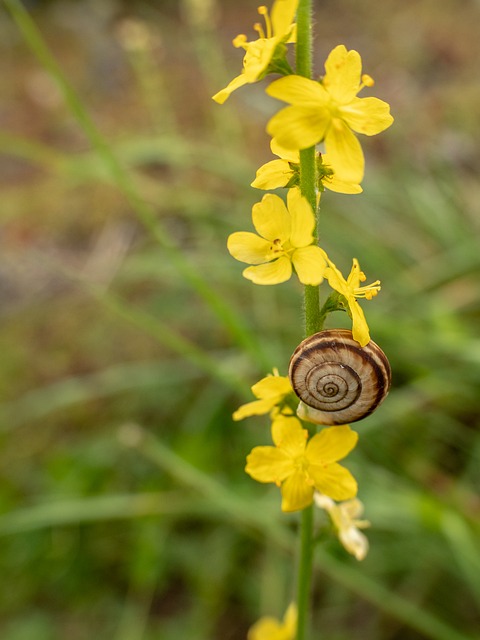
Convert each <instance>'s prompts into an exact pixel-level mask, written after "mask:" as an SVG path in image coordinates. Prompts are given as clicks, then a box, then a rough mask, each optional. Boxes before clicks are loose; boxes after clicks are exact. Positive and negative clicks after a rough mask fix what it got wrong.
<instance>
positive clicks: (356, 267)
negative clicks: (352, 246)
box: [347, 258, 362, 293]
mask: <svg viewBox="0 0 480 640" xmlns="http://www.w3.org/2000/svg"><path fill="white" fill-rule="evenodd" d="M361 276H362V272H361V270H360V263H359V262H358V260H357V258H353V260H352V268H351V270H350V273H349V275H348V278H347V287H348V289H349V290H350V291H351V292H352V293H353V292H354V291H355V289H358V288H359V287H360V277H361Z"/></svg>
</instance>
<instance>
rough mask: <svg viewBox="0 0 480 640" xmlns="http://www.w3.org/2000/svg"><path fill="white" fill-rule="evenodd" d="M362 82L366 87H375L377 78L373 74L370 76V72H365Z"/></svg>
mask: <svg viewBox="0 0 480 640" xmlns="http://www.w3.org/2000/svg"><path fill="white" fill-rule="evenodd" d="M362 84H363V86H364V87H373V85H374V84H375V80H374V79H373V78H372V76H369V75H368V73H364V74H363V75H362Z"/></svg>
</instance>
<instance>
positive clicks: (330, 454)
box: [305, 425, 358, 498]
mask: <svg viewBox="0 0 480 640" xmlns="http://www.w3.org/2000/svg"><path fill="white" fill-rule="evenodd" d="M357 441H358V433H357V432H356V431H352V429H350V427H349V426H348V425H344V426H340V427H327V428H326V429H322V430H321V431H320V433H317V434H316V435H315V436H313V438H312V439H311V440H310V441H309V442H308V444H307V451H306V453H305V455H306V456H307V458H308V461H309V462H310V464H311V465H313V464H319V465H322V464H330V463H332V462H336V461H337V460H341V459H342V458H344V457H345V456H346V455H347V454H348V453H350V451H351V450H352V449H353V448H354V447H355V445H356V444H357ZM319 491H320V492H321V493H325V494H326V495H330V494H329V493H327V492H326V491H321V489H319ZM330 497H331V498H333V496H330ZM350 497H352V496H350Z"/></svg>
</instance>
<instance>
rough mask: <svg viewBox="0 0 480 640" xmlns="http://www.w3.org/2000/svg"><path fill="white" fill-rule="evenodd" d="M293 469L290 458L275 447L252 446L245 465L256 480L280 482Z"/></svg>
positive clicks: (246, 469)
mask: <svg viewBox="0 0 480 640" xmlns="http://www.w3.org/2000/svg"><path fill="white" fill-rule="evenodd" d="M293 470H294V467H293V462H292V460H291V459H290V458H289V457H288V456H287V455H286V453H285V452H284V451H282V450H281V449H278V448H277V447H254V448H253V449H252V451H251V452H250V454H249V455H248V456H247V465H246V467H245V471H246V472H247V473H248V475H249V476H251V477H252V478H253V479H254V480H257V482H282V481H283V480H284V479H285V478H287V477H288V476H289V475H290V474H291V473H293Z"/></svg>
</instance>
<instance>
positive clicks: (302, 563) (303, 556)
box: [297, 505, 313, 640]
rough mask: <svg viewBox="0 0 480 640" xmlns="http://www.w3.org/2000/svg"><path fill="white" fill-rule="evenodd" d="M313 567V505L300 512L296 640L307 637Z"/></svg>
mask: <svg viewBox="0 0 480 640" xmlns="http://www.w3.org/2000/svg"><path fill="white" fill-rule="evenodd" d="M312 565H313V505H310V507H307V508H306V509H304V510H303V511H302V520H301V531H300V560H299V565H298V577H297V580H298V582H297V608H298V621H297V640H305V638H307V637H308V623H309V610H310V583H311V581H312Z"/></svg>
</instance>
